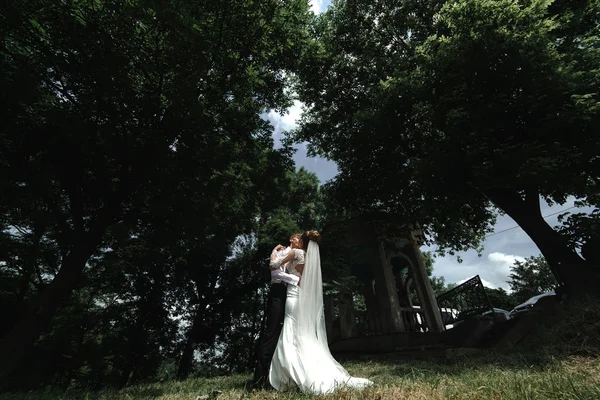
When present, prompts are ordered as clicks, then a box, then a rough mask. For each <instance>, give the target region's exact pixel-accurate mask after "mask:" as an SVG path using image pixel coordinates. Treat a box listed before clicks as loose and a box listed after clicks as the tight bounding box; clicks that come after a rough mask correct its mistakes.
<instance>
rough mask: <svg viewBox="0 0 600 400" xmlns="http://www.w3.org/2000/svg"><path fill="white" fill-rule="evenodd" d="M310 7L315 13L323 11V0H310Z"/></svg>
mask: <svg viewBox="0 0 600 400" xmlns="http://www.w3.org/2000/svg"><path fill="white" fill-rule="evenodd" d="M310 9H311V10H312V12H314V13H315V14H320V13H321V12H322V11H323V0H310Z"/></svg>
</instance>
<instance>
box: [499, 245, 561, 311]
mask: <svg viewBox="0 0 600 400" xmlns="http://www.w3.org/2000/svg"><path fill="white" fill-rule="evenodd" d="M508 284H509V285H510V289H511V290H512V296H513V297H514V298H515V299H516V300H517V301H519V302H521V303H522V302H524V301H526V300H527V299H529V298H530V297H533V296H537V295H538V294H542V293H546V292H549V291H551V290H553V289H555V288H556V286H557V282H556V278H555V277H554V275H553V274H552V270H551V269H550V266H549V265H548V263H547V262H546V260H545V259H544V257H542V256H532V257H528V258H526V259H525V261H518V260H517V261H515V264H514V265H513V266H512V267H511V268H510V276H509V281H508Z"/></svg>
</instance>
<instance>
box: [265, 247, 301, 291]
mask: <svg viewBox="0 0 600 400" xmlns="http://www.w3.org/2000/svg"><path fill="white" fill-rule="evenodd" d="M291 250H292V248H291V247H289V246H288V247H286V248H285V249H281V250H278V251H277V252H276V253H277V258H283V257H285V256H286V255H287V253H289V252H290V251H291ZM298 281H300V278H299V277H297V276H296V275H292V274H288V273H286V272H285V265H283V264H282V265H280V266H279V268H277V269H272V270H271V283H281V282H283V283H287V284H288V285H294V286H298Z"/></svg>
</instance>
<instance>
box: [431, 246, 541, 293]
mask: <svg viewBox="0 0 600 400" xmlns="http://www.w3.org/2000/svg"><path fill="white" fill-rule="evenodd" d="M528 255H529V254H528ZM461 257H462V258H463V260H464V261H463V262H462V263H459V262H458V261H457V260H456V258H454V257H451V256H447V257H441V258H436V259H435V263H434V270H433V274H434V275H436V276H443V277H444V278H445V279H446V282H448V283H457V284H461V283H463V282H465V281H466V280H468V279H470V278H472V277H474V276H475V275H479V277H480V278H481V281H482V283H483V285H484V286H487V287H489V288H493V289H497V288H502V289H504V290H506V291H510V286H509V285H508V276H509V275H510V267H511V266H512V265H513V264H514V262H515V261H517V260H518V261H523V260H524V259H525V258H524V257H522V256H517V255H513V254H505V253H502V252H498V251H496V252H491V253H487V254H486V253H484V255H483V256H482V257H478V256H477V254H476V253H475V251H468V252H466V253H464V254H461Z"/></svg>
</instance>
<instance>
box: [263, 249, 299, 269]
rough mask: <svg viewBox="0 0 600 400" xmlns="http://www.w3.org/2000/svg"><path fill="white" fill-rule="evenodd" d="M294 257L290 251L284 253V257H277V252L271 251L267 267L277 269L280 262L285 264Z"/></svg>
mask: <svg viewBox="0 0 600 400" xmlns="http://www.w3.org/2000/svg"><path fill="white" fill-rule="evenodd" d="M293 259H294V252H293V251H290V252H289V253H287V254H286V256H285V257H283V258H280V259H277V253H275V252H273V253H272V254H271V263H270V264H269V268H271V269H277V268H279V267H280V266H281V264H285V263H287V262H290V261H292V260H293Z"/></svg>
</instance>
